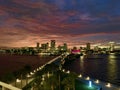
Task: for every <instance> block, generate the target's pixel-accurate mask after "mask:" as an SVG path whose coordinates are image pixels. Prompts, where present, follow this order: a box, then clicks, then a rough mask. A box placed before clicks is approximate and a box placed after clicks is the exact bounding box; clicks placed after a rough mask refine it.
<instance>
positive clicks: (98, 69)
mask: <svg viewBox="0 0 120 90" xmlns="http://www.w3.org/2000/svg"><path fill="white" fill-rule="evenodd" d="M65 68H66V69H69V70H71V71H74V72H76V73H78V74H80V73H82V74H83V75H85V76H90V77H91V78H94V79H100V80H102V81H106V82H110V83H114V84H117V85H119V86H120V56H115V55H114V54H111V55H90V56H82V57H80V59H79V60H75V61H73V62H71V63H70V64H68V65H66V66H65Z"/></svg>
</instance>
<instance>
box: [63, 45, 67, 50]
mask: <svg viewBox="0 0 120 90" xmlns="http://www.w3.org/2000/svg"><path fill="white" fill-rule="evenodd" d="M63 49H64V50H65V51H67V44H66V43H64V45H63Z"/></svg>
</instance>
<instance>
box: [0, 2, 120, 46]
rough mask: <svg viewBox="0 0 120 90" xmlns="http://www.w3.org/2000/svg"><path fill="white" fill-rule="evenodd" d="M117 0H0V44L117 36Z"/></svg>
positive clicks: (119, 16) (119, 18)
mask: <svg viewBox="0 0 120 90" xmlns="http://www.w3.org/2000/svg"><path fill="white" fill-rule="evenodd" d="M119 4H120V0H114V1H113V0H0V36H1V38H0V46H20V45H22V46H27V45H30V46H33V45H34V44H35V43H36V42H41V43H42V42H48V41H49V40H50V39H56V40H57V41H58V43H62V42H67V43H69V44H70V45H73V44H80V43H86V42H92V41H94V42H95V41H96V42H102V41H103V42H105V41H109V40H110V41H111V40H113V41H116V42H119V40H120V38H119V35H120V12H119V10H120V5H119Z"/></svg>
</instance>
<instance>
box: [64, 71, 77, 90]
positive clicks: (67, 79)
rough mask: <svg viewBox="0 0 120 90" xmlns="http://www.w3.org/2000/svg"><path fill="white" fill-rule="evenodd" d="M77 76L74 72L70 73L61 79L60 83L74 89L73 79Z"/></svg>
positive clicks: (66, 87)
mask: <svg viewBox="0 0 120 90" xmlns="http://www.w3.org/2000/svg"><path fill="white" fill-rule="evenodd" d="M76 78H77V75H76V74H75V73H70V74H69V75H68V76H67V77H65V78H64V79H63V81H62V84H63V85H64V86H65V89H67V90H70V89H73V90H75V79H76Z"/></svg>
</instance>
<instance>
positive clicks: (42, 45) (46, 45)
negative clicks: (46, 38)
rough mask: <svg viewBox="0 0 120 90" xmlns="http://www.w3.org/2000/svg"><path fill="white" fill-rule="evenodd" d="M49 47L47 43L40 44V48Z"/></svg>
mask: <svg viewBox="0 0 120 90" xmlns="http://www.w3.org/2000/svg"><path fill="white" fill-rule="evenodd" d="M48 48H49V43H44V44H41V49H44V50H47V49H48Z"/></svg>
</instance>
